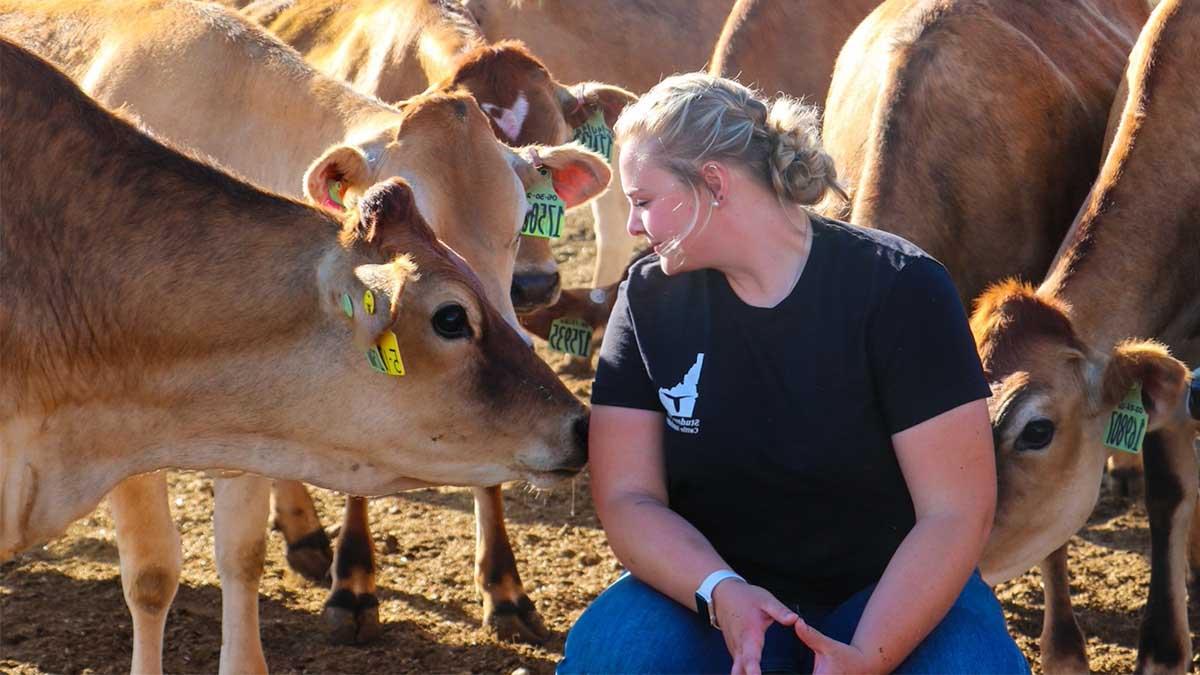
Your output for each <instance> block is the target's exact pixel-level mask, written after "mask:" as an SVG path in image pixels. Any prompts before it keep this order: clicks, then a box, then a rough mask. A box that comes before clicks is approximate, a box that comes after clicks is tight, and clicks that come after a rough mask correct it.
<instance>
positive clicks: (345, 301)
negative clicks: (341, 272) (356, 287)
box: [342, 293, 354, 319]
mask: <svg viewBox="0 0 1200 675" xmlns="http://www.w3.org/2000/svg"><path fill="white" fill-rule="evenodd" d="M342 311H343V312H345V313H346V316H348V317H350V318H352V319H353V318H354V303H353V302H350V294H349V293H342Z"/></svg>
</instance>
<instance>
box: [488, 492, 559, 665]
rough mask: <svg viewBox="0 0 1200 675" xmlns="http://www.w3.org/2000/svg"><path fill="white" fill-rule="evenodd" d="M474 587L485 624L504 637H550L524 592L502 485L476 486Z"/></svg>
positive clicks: (542, 639) (535, 640)
mask: <svg viewBox="0 0 1200 675" xmlns="http://www.w3.org/2000/svg"><path fill="white" fill-rule="evenodd" d="M473 491H474V493H475V587H476V588H477V589H478V590H479V592H480V594H481V595H482V596H483V625H484V627H485V628H488V629H490V630H494V631H495V632H496V634H497V635H498V636H499V637H500V638H501V639H502V640H514V639H519V640H522V641H525V642H530V643H533V644H541V643H542V642H545V641H546V640H547V639H548V638H549V637H550V631H549V630H547V629H546V623H545V622H544V621H542V616H541V615H540V614H538V611H537V608H536V607H534V606H533V601H532V600H530V599H529V596H528V595H526V594H525V587H524V586H522V585H521V575H520V574H519V573H518V572H517V560H516V558H515V557H513V551H512V544H511V543H509V540H508V530H506V529H505V527H504V499H503V496H502V495H501V494H500V486H499V485H496V486H493V487H487V488H479V487H477V488H474V489H473Z"/></svg>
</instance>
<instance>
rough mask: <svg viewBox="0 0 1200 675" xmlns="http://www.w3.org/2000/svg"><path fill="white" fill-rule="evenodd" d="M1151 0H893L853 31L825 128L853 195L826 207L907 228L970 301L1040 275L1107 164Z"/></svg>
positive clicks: (859, 219) (864, 222)
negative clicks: (1105, 152) (1005, 282)
mask: <svg viewBox="0 0 1200 675" xmlns="http://www.w3.org/2000/svg"><path fill="white" fill-rule="evenodd" d="M1147 15H1148V11H1147V9H1146V3H1145V0H1064V1H1062V2H1054V3H1031V2H1005V1H1003V0H888V1H887V2H884V3H883V4H882V5H880V6H879V7H878V8H876V9H875V11H874V12H872V13H871V14H870V16H868V17H867V18H866V20H864V21H863V22H862V24H860V25H859V27H858V28H857V29H856V30H855V31H854V33H853V34H852V35H851V36H850V39H849V40H848V41H847V42H846V45H845V46H844V47H843V48H842V52H841V54H840V55H839V56H838V61H837V66H836V68H835V71H834V75H833V82H832V84H831V86H830V90H829V97H828V99H827V101H826V108H825V121H824V140H825V148H826V150H827V151H828V152H829V153H830V154H831V155H832V156H833V158H834V160H835V161H836V163H837V167H838V176H839V177H840V178H841V179H842V180H843V181H844V183H845V185H846V186H847V187H848V188H849V192H850V195H851V197H852V200H851V203H850V204H849V205H848V208H842V207H841V206H840V205H833V204H826V205H823V206H822V208H821V210H822V211H823V212H824V213H826V214H827V215H833V216H837V217H841V218H844V219H848V220H849V221H850V222H853V223H855V224H856V225H861V226H865V227H876V228H880V229H884V230H888V231H890V232H894V233H896V234H899V235H901V236H903V237H905V238H907V239H909V240H911V241H913V242H914V243H916V244H917V245H919V246H921V247H922V248H923V249H925V250H926V251H928V252H929V253H930V254H931V255H933V256H934V257H936V258H937V259H939V260H940V261H942V262H943V263H944V264H945V265H946V267H947V269H949V270H950V273H951V274H952V275H953V277H954V281H955V283H956V284H957V286H958V289H959V292H960V293H961V295H962V298H963V299H964V301H970V300H971V299H972V298H974V297H976V296H977V295H978V294H979V293H980V292H982V291H983V289H984V288H985V286H986V285H987V284H989V283H991V282H994V281H997V280H999V279H1001V278H1003V277H1005V276H1008V275H1013V274H1018V275H1021V276H1023V277H1025V278H1040V277H1041V275H1042V274H1043V273H1044V272H1045V270H1046V267H1047V265H1049V263H1050V260H1051V258H1053V256H1054V252H1055V250H1056V249H1057V247H1058V244H1059V242H1061V241H1062V237H1063V235H1064V234H1065V232H1066V230H1067V227H1068V226H1069V225H1070V223H1071V219H1072V217H1073V216H1074V214H1075V211H1076V209H1077V208H1078V206H1079V204H1080V203H1082V201H1083V198H1084V196H1085V195H1086V194H1087V190H1088V187H1089V186H1090V185H1091V183H1092V180H1093V179H1094V178H1095V176H1096V167H1097V164H1098V162H1099V161H1100V157H1101V152H1102V147H1103V146H1102V144H1103V139H1104V129H1105V125H1106V123H1107V120H1108V112H1109V108H1110V107H1111V104H1112V100H1113V96H1114V94H1115V93H1116V89H1117V86H1118V84H1119V83H1120V78H1121V69H1122V68H1123V67H1124V64H1125V59H1126V56H1127V55H1128V53H1129V50H1130V49H1131V48H1132V47H1133V43H1134V40H1135V39H1136V38H1137V34H1138V31H1139V30H1140V29H1141V26H1142V23H1143V22H1144V21H1145V19H1146V17H1147Z"/></svg>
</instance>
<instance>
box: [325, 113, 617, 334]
mask: <svg viewBox="0 0 1200 675" xmlns="http://www.w3.org/2000/svg"><path fill="white" fill-rule="evenodd" d="M349 140H350V142H349V143H347V144H343V145H338V146H334V147H332V148H330V149H329V150H327V151H326V152H325V154H324V155H322V156H321V157H320V158H319V159H317V160H316V161H315V162H313V164H312V165H311V166H310V167H309V169H308V171H307V173H306V175H305V179H304V188H305V193H306V194H307V196H308V197H309V199H310V200H312V201H313V202H315V203H317V204H321V205H324V206H326V207H327V208H329V209H331V210H333V211H335V212H341V211H342V210H343V209H345V208H347V207H349V206H351V205H353V203H354V202H355V200H356V199H357V198H358V196H359V195H361V194H362V192H363V191H364V190H366V189H367V187H369V186H370V185H371V184H372V183H373V182H376V181H379V180H382V179H384V178H387V177H390V176H399V177H403V178H404V179H405V180H406V181H407V182H408V184H410V185H411V186H412V189H413V192H414V193H415V195H416V203H417V205H418V207H419V209H420V211H421V213H422V214H423V215H424V216H425V218H426V219H427V221H428V222H429V223H430V224H431V226H432V227H433V230H434V232H436V233H437V235H438V236H439V237H440V238H441V239H442V241H444V242H445V243H446V244H447V245H448V246H450V247H451V248H453V249H454V250H455V251H456V252H457V253H459V254H460V255H462V257H463V258H465V259H466V260H467V262H468V263H469V264H470V265H471V267H472V268H473V269H474V270H475V272H476V273H477V274H478V275H479V276H480V279H481V280H482V282H483V286H484V290H485V292H486V295H487V297H488V299H489V300H490V301H491V302H492V303H493V304H494V305H495V306H496V307H498V308H501V311H502V312H503V313H504V316H505V317H506V319H507V320H508V321H509V323H510V324H511V325H513V326H514V327H515V326H516V325H517V322H516V315H515V312H514V309H513V303H512V300H511V298H510V295H509V287H510V285H511V282H512V277H513V266H514V263H515V259H516V255H517V247H518V245H519V244H520V240H521V237H520V236H519V235H518V233H519V231H520V228H521V224H522V222H523V221H524V217H525V211H526V209H527V203H526V200H525V191H526V189H528V188H529V187H530V186H532V185H533V182H534V180H535V179H536V178H537V172H536V171H535V170H534V168H533V167H532V166H531V165H530V162H529V161H528V160H526V159H524V158H523V157H522V156H520V155H518V154H517V153H516V152H514V151H513V150H512V149H510V148H509V147H508V146H506V145H504V144H503V143H500V142H499V141H497V140H496V138H495V136H494V135H493V134H492V131H491V127H490V125H489V122H488V118H487V116H485V115H484V114H483V111H482V110H481V109H480V108H479V105H478V104H477V103H476V102H475V100H474V99H473V98H472V97H471V96H470V95H469V94H467V93H466V92H464V91H461V90H456V91H449V92H434V93H429V94H424V95H421V96H418V97H415V98H413V99H410V100H408V101H406V102H405V103H404V105H403V108H402V116H401V118H400V120H399V124H395V121H394V120H392V119H391V118H388V119H386V120H385V121H384V122H383V123H381V124H370V123H369V122H368V123H367V124H365V125H362V126H360V127H358V128H357V129H356V130H355V131H354V133H353V134H352V136H351V138H350V139H349ZM539 156H541V157H543V158H547V161H548V162H549V161H550V159H549V158H553V162H554V163H555V165H554V166H552V167H551V168H552V169H555V170H554V181H555V188H556V190H558V191H559V194H560V195H563V197H564V200H566V201H568V203H571V202H570V200H568V197H570V199H571V200H575V201H576V202H580V201H586V200H587V199H590V198H591V197H593V196H595V195H597V194H599V193H600V192H602V191H603V190H604V188H605V186H607V184H608V180H609V176H610V173H609V169H608V167H607V166H605V165H604V162H603V160H602V159H600V158H599V157H596V156H595V155H593V154H591V153H588V152H586V151H584V150H581V149H578V148H577V147H576V146H574V145H570V144H568V145H566V146H562V147H548V148H541V152H540V155H539Z"/></svg>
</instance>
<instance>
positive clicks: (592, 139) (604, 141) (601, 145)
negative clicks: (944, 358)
mask: <svg viewBox="0 0 1200 675" xmlns="http://www.w3.org/2000/svg"><path fill="white" fill-rule="evenodd" d="M575 140H577V141H579V142H580V143H583V145H584V146H585V147H586V148H587V149H588V150H591V151H592V152H594V153H596V154H598V155H604V161H606V162H608V163H609V164H612V145H613V132H612V129H609V128H608V125H607V124H605V123H604V111H603V110H597V111H596V112H594V113H592V116H591V117H589V118H588V121H586V122H584V123H583V124H581V125H580V126H578V127H575Z"/></svg>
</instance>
